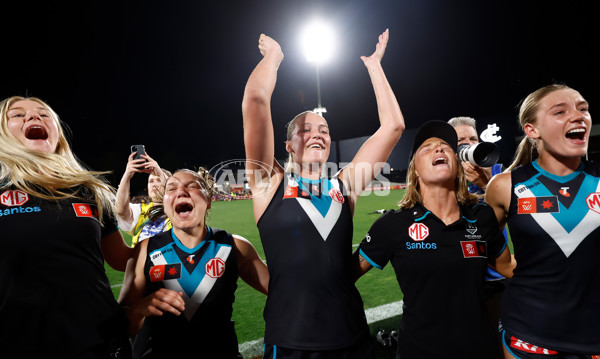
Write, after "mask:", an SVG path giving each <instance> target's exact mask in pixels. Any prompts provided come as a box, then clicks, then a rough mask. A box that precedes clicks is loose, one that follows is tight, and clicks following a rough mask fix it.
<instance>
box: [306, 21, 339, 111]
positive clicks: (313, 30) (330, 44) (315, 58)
mask: <svg viewBox="0 0 600 359" xmlns="http://www.w3.org/2000/svg"><path fill="white" fill-rule="evenodd" d="M301 41H302V47H303V49H304V54H305V55H306V60H308V62H314V63H315V64H316V68H317V108H315V109H314V110H313V112H315V113H318V114H319V115H320V116H323V113H325V112H327V110H326V109H325V107H323V105H322V104H321V81H320V78H319V67H320V65H321V64H322V63H324V62H326V61H328V60H329V59H331V57H332V55H333V51H334V44H335V35H334V33H333V30H332V28H331V27H330V26H328V25H326V24H325V23H323V22H321V21H320V20H313V21H312V22H311V23H309V24H308V25H307V26H306V28H304V31H302V36H301Z"/></svg>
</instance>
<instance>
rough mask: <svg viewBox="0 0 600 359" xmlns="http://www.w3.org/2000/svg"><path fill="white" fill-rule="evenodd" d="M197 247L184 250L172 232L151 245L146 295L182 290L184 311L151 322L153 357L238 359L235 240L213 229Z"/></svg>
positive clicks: (155, 238)
mask: <svg viewBox="0 0 600 359" xmlns="http://www.w3.org/2000/svg"><path fill="white" fill-rule="evenodd" d="M208 230H209V234H208V235H207V237H206V238H205V239H204V240H203V241H202V242H201V243H200V244H199V245H198V246H196V247H195V248H187V247H185V246H184V245H183V244H182V243H181V242H180V241H179V239H178V238H177V237H176V236H175V234H174V233H173V230H170V231H168V232H162V233H160V234H158V235H156V236H154V237H151V238H150V239H148V240H149V242H148V256H147V258H146V263H145V267H144V273H145V276H146V290H147V292H148V293H147V294H149V293H152V292H155V291H157V290H159V289H160V288H167V289H171V290H174V291H176V292H183V300H184V302H185V311H184V312H183V313H181V315H179V316H175V315H173V314H171V313H164V314H163V315H162V316H160V317H158V316H151V317H148V318H146V320H147V321H148V324H149V325H150V329H151V331H152V343H153V344H152V346H153V348H152V353H153V357H156V358H166V357H171V356H172V357H176V356H189V354H190V353H194V352H196V351H197V353H196V354H198V355H200V356H203V355H206V357H211V358H212V357H218V358H237V357H238V356H237V355H238V343H237V336H236V334H235V329H234V326H233V322H232V321H231V314H232V310H233V309H232V305H233V301H234V292H235V290H236V288H237V278H238V267H237V259H236V256H235V245H234V239H233V237H232V236H231V234H229V233H227V232H226V231H223V230H220V229H216V228H210V227H208Z"/></svg>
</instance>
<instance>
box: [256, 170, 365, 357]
mask: <svg viewBox="0 0 600 359" xmlns="http://www.w3.org/2000/svg"><path fill="white" fill-rule="evenodd" d="M343 192H344V187H343V185H342V183H341V181H340V180H339V179H337V178H332V179H331V180H329V179H327V178H323V179H322V180H317V181H314V180H313V181H310V180H305V179H301V178H299V177H296V178H294V177H293V176H292V175H290V174H287V175H286V176H285V177H284V179H283V180H282V181H281V183H280V184H279V187H278V188H277V192H276V193H275V195H274V196H273V199H272V200H271V202H270V203H269V206H268V207H267V209H266V211H265V212H264V214H263V215H262V217H261V218H260V220H259V222H258V230H259V232H260V237H261V240H262V244H263V248H264V251H265V255H266V259H267V265H268V268H269V273H270V282H269V296H268V298H267V304H266V307H265V311H264V318H265V322H266V333H265V343H267V344H270V345H278V346H281V347H285V348H291V349H300V350H303V349H305V350H329V349H338V348H343V347H347V346H350V345H352V344H354V343H355V342H357V340H360V339H362V338H363V336H368V335H369V328H368V326H367V322H366V318H365V314H364V310H363V303H362V299H361V297H360V294H359V292H358V290H357V289H356V287H355V285H354V275H353V273H354V268H353V264H352V263H353V262H352V234H353V231H352V213H351V211H350V205H349V203H348V197H347V196H346V195H345V194H344V193H343Z"/></svg>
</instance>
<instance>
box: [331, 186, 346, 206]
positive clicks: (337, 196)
mask: <svg viewBox="0 0 600 359" xmlns="http://www.w3.org/2000/svg"><path fill="white" fill-rule="evenodd" d="M329 197H331V199H332V200H334V201H336V202H337V203H344V196H343V195H342V191H340V190H339V189H337V188H332V189H330V190H329Z"/></svg>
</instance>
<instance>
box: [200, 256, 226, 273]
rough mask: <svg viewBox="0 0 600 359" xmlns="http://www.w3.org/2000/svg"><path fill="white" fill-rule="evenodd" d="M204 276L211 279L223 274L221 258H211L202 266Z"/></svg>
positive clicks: (223, 262) (223, 264)
mask: <svg viewBox="0 0 600 359" xmlns="http://www.w3.org/2000/svg"><path fill="white" fill-rule="evenodd" d="M204 270H205V272H206V274H207V275H208V276H209V277H211V278H219V277H221V276H222V275H223V273H225V261H224V260H222V259H221V258H212V259H211V260H209V261H208V262H207V263H206V265H205V266H204Z"/></svg>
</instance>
